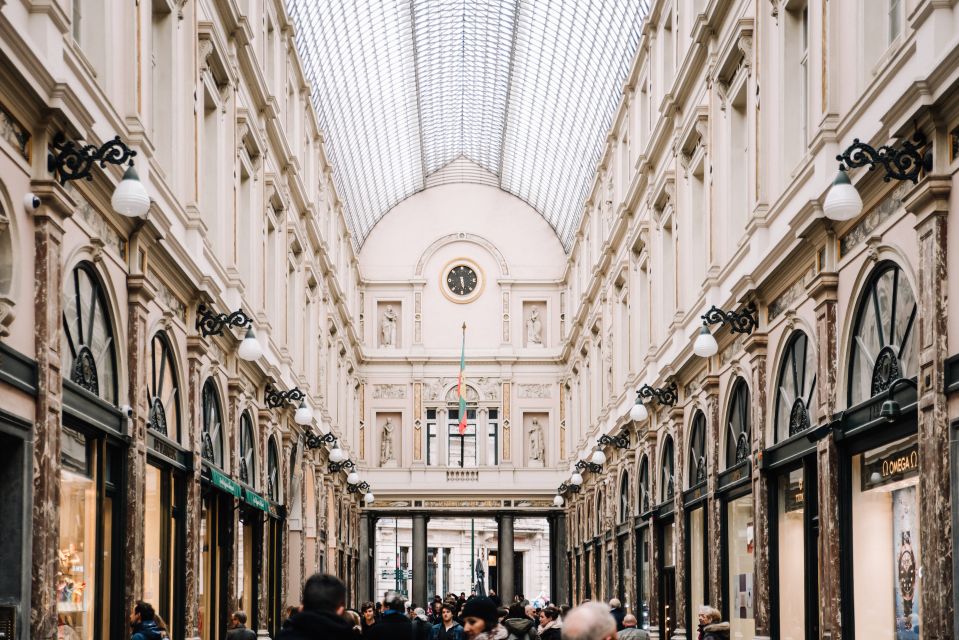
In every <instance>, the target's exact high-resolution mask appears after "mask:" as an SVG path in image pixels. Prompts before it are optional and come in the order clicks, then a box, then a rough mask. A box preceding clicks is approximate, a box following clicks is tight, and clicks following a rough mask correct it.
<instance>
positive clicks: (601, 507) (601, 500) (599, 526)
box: [596, 491, 606, 535]
mask: <svg viewBox="0 0 959 640" xmlns="http://www.w3.org/2000/svg"><path fill="white" fill-rule="evenodd" d="M605 510H606V500H605V496H604V495H603V492H602V491H597V492H596V535H599V534H600V533H602V532H603V511H605Z"/></svg>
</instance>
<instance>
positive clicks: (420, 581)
mask: <svg viewBox="0 0 959 640" xmlns="http://www.w3.org/2000/svg"><path fill="white" fill-rule="evenodd" d="M426 521H427V518H426V514H425V513H415V514H413V592H412V593H411V594H410V596H411V598H412V601H413V602H415V603H416V606H418V607H423V606H425V603H426V598H427V593H426Z"/></svg>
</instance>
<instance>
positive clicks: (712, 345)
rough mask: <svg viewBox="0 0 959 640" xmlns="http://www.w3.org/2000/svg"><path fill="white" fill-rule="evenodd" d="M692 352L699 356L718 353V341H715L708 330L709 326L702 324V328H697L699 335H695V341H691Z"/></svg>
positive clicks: (707, 356)
mask: <svg viewBox="0 0 959 640" xmlns="http://www.w3.org/2000/svg"><path fill="white" fill-rule="evenodd" d="M693 353H695V354H696V355H697V356H699V357H700V358H709V357H712V356H714V355H716V354H717V353H719V343H717V342H716V338H714V337H713V334H712V333H710V332H709V327H707V326H705V325H704V326H703V328H702V329H700V330H699V335H698V336H696V342H694V343H693Z"/></svg>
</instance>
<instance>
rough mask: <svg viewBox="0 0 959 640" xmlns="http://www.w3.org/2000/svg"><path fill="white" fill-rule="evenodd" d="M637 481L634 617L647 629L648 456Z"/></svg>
mask: <svg viewBox="0 0 959 640" xmlns="http://www.w3.org/2000/svg"><path fill="white" fill-rule="evenodd" d="M638 476H639V483H638V485H639V486H638V491H637V492H636V493H637V496H636V502H637V504H636V511H637V512H638V515H637V516H636V524H635V527H636V530H635V535H636V582H635V584H636V618H637V621H638V622H639V625H638V626H639V627H640V628H641V629H649V627H650V624H651V623H652V620H651V619H650V605H651V603H652V601H653V600H652V598H653V565H652V557H653V554H652V536H651V534H650V529H651V521H652V513H651V509H650V494H649V489H650V487H649V457H648V456H645V455H644V456H643V457H642V459H640V461H639V473H638Z"/></svg>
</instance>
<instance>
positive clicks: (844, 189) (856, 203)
mask: <svg viewBox="0 0 959 640" xmlns="http://www.w3.org/2000/svg"><path fill="white" fill-rule="evenodd" d="M925 146H926V136H925V135H923V133H922V131H916V133H915V134H914V135H913V136H912V142H910V141H909V140H903V142H902V145H901V147H899V148H896V147H894V146H892V145H883V146H881V147H879V148H878V149H876V148H874V147H871V146H869V145H868V144H866V143H865V142H860V141H859V138H854V139H853V141H852V144H851V145H850V146H849V147H848V148H847V149H846V150H845V151H843V152H842V153H841V154H839V155H838V156H836V160H839V173H838V174H837V175H836V179H835V180H833V183H832V186H831V187H830V188H829V192H828V193H827V194H826V200H825V201H824V202H823V205H822V211H823V213H824V214H825V215H826V217H827V218H829V219H830V220H838V221H842V220H851V219H853V218H857V217H859V215H860V214H861V213H862V198H861V197H860V196H859V191H858V190H857V189H856V187H854V186H853V184H852V182H850V181H849V175H848V174H847V173H846V171H847V170H848V169H854V168H856V167H869V170H870V171H872V170H873V169H875V168H876V167H877V166H880V165H881V166H882V168H883V170H885V172H886V175H885V176H883V180H884V181H885V182H889V181H890V180H892V179H894V178H895V179H896V180H911V181H912V182H913V183H914V184H915V183H916V182H919V174H920V173H922V172H923V171H926V172H928V171H931V170H932V151H931V150H930V151H926V152H923V151H922V149H923V148H924V147H925Z"/></svg>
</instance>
